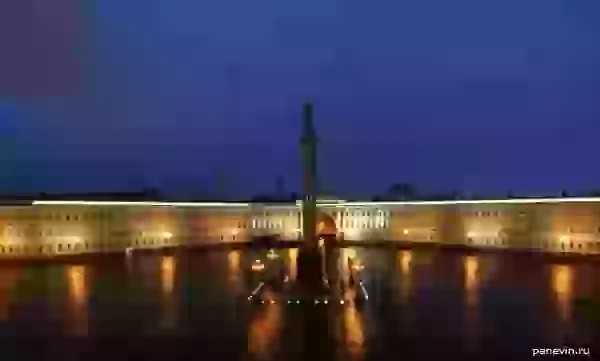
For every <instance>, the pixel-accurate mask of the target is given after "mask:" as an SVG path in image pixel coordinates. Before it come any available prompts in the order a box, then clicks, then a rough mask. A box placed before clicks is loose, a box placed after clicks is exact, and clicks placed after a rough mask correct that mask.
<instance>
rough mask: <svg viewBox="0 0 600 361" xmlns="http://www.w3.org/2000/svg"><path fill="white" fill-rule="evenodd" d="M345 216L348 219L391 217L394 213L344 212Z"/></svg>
mask: <svg viewBox="0 0 600 361" xmlns="http://www.w3.org/2000/svg"><path fill="white" fill-rule="evenodd" d="M344 215H345V216H346V217H350V216H353V217H371V216H383V217H385V216H391V215H392V212H391V211H384V210H376V211H346V212H344Z"/></svg>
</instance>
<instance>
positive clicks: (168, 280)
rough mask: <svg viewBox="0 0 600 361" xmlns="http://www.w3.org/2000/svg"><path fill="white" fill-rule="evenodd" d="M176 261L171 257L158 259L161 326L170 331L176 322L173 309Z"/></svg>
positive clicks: (175, 313)
mask: <svg viewBox="0 0 600 361" xmlns="http://www.w3.org/2000/svg"><path fill="white" fill-rule="evenodd" d="M176 267H177V264H176V260H175V258H174V257H173V256H162V257H161V259H160V279H161V288H162V294H163V316H162V321H161V326H162V327H163V328H165V329H172V328H174V327H175V324H176V322H177V320H176V318H177V309H176V308H175V295H174V292H173V290H174V285H175V272H176Z"/></svg>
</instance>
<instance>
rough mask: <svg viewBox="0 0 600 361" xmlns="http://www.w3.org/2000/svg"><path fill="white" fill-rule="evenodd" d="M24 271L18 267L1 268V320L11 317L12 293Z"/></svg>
mask: <svg viewBox="0 0 600 361" xmlns="http://www.w3.org/2000/svg"><path fill="white" fill-rule="evenodd" d="M22 273H23V272H22V270H21V269H17V268H6V269H0V322H2V321H5V320H7V319H8V318H9V317H10V308H11V303H12V301H13V300H12V293H13V291H14V289H15V287H16V286H17V285H18V283H19V281H20V280H21V278H22Z"/></svg>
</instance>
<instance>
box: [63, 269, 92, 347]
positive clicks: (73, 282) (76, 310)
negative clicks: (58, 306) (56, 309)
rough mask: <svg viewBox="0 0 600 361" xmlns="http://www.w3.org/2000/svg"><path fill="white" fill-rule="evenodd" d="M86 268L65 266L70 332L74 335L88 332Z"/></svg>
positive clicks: (83, 334)
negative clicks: (70, 321)
mask: <svg viewBox="0 0 600 361" xmlns="http://www.w3.org/2000/svg"><path fill="white" fill-rule="evenodd" d="M87 272H88V270H87V269H86V267H85V266H83V265H77V266H68V267H67V268H66V275H67V284H68V292H69V309H70V310H71V317H72V318H71V320H72V323H71V325H70V326H71V329H70V332H71V333H73V334H74V335H76V336H85V335H87V333H88V326H89V324H88V307H87V306H88V296H89V293H88V291H89V290H88V287H87V282H86V277H87Z"/></svg>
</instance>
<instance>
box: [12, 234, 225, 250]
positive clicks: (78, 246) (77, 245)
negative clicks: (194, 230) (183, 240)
mask: <svg viewBox="0 0 600 361" xmlns="http://www.w3.org/2000/svg"><path fill="white" fill-rule="evenodd" d="M222 238H223V237H222V236H221V239H222ZM167 244H169V240H168V239H166V238H164V239H159V238H154V239H152V238H151V239H136V240H135V241H134V242H133V244H131V245H136V246H140V245H142V246H154V245H156V246H160V245H167ZM117 246H123V244H120V243H118V242H107V243H101V244H99V245H98V246H97V247H96V248H111V247H117ZM55 249H56V251H57V252H70V251H74V252H81V251H84V250H89V249H90V248H89V244H88V243H87V242H84V243H75V244H71V243H66V244H63V243H58V244H56V245H52V244H45V245H40V246H27V245H24V246H19V245H10V246H6V245H0V253H31V252H38V253H50V252H53V251H54V250H55Z"/></svg>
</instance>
